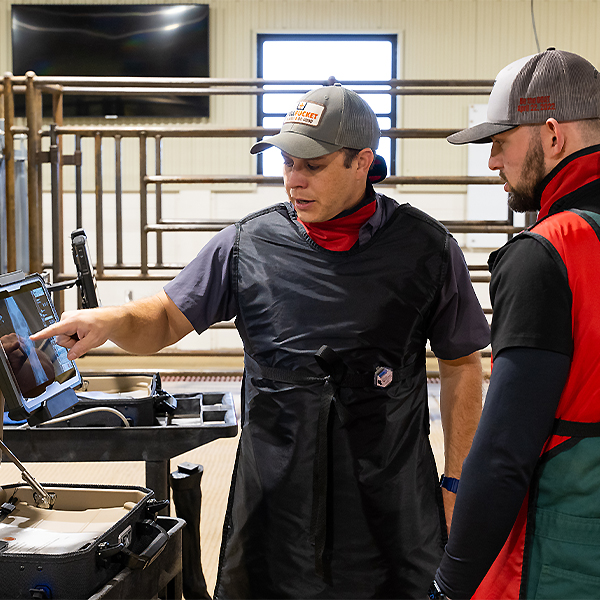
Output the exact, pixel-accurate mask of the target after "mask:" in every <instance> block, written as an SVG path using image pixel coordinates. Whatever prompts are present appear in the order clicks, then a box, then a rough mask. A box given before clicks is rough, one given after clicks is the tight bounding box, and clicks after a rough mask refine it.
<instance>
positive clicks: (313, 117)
mask: <svg viewBox="0 0 600 600" xmlns="http://www.w3.org/2000/svg"><path fill="white" fill-rule="evenodd" d="M380 135H381V132H380V130H379V125H378V123H377V117H376V116H375V113H374V112H373V110H372V109H371V107H370V106H369V105H368V104H367V103H366V102H365V101H364V100H363V99H362V98H361V97H360V96H359V95H358V94H357V93H356V92H353V91H352V90H349V89H347V88H345V87H343V86H341V85H340V84H339V83H336V84H335V85H331V86H324V87H321V88H317V89H316V90H312V91H310V92H308V93H307V94H305V95H304V96H303V97H302V98H301V100H300V101H299V102H298V104H297V106H296V107H295V108H294V109H293V110H291V111H290V112H288V114H287V115H286V117H285V119H284V121H283V126H282V127H281V131H280V132H279V133H278V134H277V135H274V136H272V137H268V138H265V139H264V140H262V141H260V142H257V143H256V144H254V146H252V148H251V149H250V152H251V153H252V154H258V153H259V152H262V151H263V150H266V149H267V148H270V147H271V146H276V147H277V148H279V149H280V150H283V151H284V152H285V153H287V154H289V155H290V156H293V157H295V158H304V159H309V158H317V157H319V156H323V155H325V154H331V153H332V152H336V151H337V150H340V149H341V148H354V149H356V150H362V149H363V148H371V149H372V150H373V152H375V151H376V150H377V146H378V145H379V137H380Z"/></svg>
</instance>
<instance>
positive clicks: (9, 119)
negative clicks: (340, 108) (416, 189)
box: [0, 72, 533, 311]
mask: <svg viewBox="0 0 600 600" xmlns="http://www.w3.org/2000/svg"><path fill="white" fill-rule="evenodd" d="M327 83H331V82H330V81H275V80H262V79H248V80H238V79H214V78H205V79H204V78H202V79H171V78H100V77H93V78H92V77H39V76H36V75H35V74H34V73H31V72H29V73H27V75H25V76H13V75H11V74H6V75H5V76H4V78H3V80H2V89H1V91H2V95H3V103H2V104H0V110H3V113H4V115H3V116H4V121H5V147H4V160H5V172H6V182H5V195H6V232H7V253H6V257H7V267H8V270H9V271H11V270H14V269H15V267H16V247H17V244H16V239H15V171H14V169H15V162H14V140H15V136H17V135H22V134H24V135H26V136H27V185H28V214H29V270H30V272H36V271H37V272H41V271H43V270H44V269H46V268H49V269H51V271H52V279H53V282H60V281H63V280H65V279H67V278H68V276H67V275H66V274H65V272H64V268H65V267H64V263H65V261H64V256H63V254H64V251H63V247H64V242H63V240H64V231H63V229H64V224H63V221H64V215H63V189H62V178H63V169H64V168H65V167H67V166H72V167H74V169H75V198H76V223H77V227H81V226H82V210H83V209H82V198H83V189H82V164H83V160H84V159H83V153H82V149H81V141H82V139H83V138H85V137H89V138H93V139H94V153H95V155H94V164H95V167H94V173H95V175H94V177H95V198H96V219H95V221H96V223H95V227H96V236H95V238H96V265H95V266H96V276H97V278H98V280H121V279H123V280H125V279H127V280H131V279H146V280H148V279H161V280H164V279H169V278H171V277H172V275H165V272H169V271H171V272H172V271H173V270H175V269H181V268H182V267H183V266H184V265H179V264H165V263H164V261H163V246H162V236H163V234H165V233H166V232H181V231H187V232H189V231H196V232H215V231H218V230H220V229H222V228H224V227H226V226H227V225H229V224H230V223H231V222H233V221H231V222H230V221H223V220H198V221H196V222H189V221H185V222H183V221H177V220H169V219H164V218H163V216H162V214H163V211H162V188H163V186H164V185H166V184H180V185H185V184H222V183H236V184H237V183H253V184H259V185H280V184H282V181H283V180H282V178H281V177H269V176H263V175H239V174H231V175H212V176H211V175H202V176H196V175H195V176H190V175H185V174H182V175H163V174H162V172H161V171H162V169H161V165H162V163H163V145H162V141H163V140H164V139H166V138H175V137H178V138H240V137H245V138H262V137H263V136H268V135H273V134H275V133H276V132H277V130H274V129H269V128H264V127H238V128H236V127H231V128H223V127H214V126H209V125H205V124H198V125H193V126H181V125H177V126H114V125H102V126H97V125H90V126H76V125H65V124H64V118H63V99H64V96H65V95H87V96H89V95H98V96H110V95H121V96H122V95H138V96H144V95H145V96H156V95H166V96H169V95H208V96H232V95H241V96H253V95H254V96H256V95H260V94H265V93H286V92H287V93H289V92H290V89H291V88H290V87H289V86H292V85H293V86H295V87H294V88H293V92H294V93H298V92H299V91H301V90H299V89H298V86H305V87H306V90H308V89H311V88H312V87H314V86H316V85H323V84H327ZM342 83H344V84H346V85H352V84H360V85H361V86H365V87H364V88H363V89H362V90H361V92H364V93H369V94H371V93H374V94H389V95H392V96H400V95H405V96H414V95H444V96H453V95H469V96H472V95H481V96H487V95H488V94H489V92H490V90H491V86H492V84H493V82H492V81H477V80H476V81H473V80H447V81H441V80H397V79H394V80H389V81H367V82H365V81H344V82H342ZM382 85H384V86H388V88H387V89H383V90H382V89H381V88H380V87H378V88H377V89H368V86H374V87H375V86H382ZM267 86H270V87H268V89H265V88H266V87H267ZM271 86H278V87H277V88H276V89H274V88H273V87H271ZM15 94H24V95H25V115H26V117H25V122H26V124H25V126H16V125H15V113H14V106H15V102H14V96H15ZM44 94H50V95H51V96H52V115H51V117H50V122H47V119H46V121H44V119H43V118H42V95H44ZM0 116H1V115H0ZM454 131H455V130H454V129H404V128H392V129H388V130H384V131H382V136H384V137H389V138H392V139H436V138H445V137H447V136H448V135H450V134H451V133H453V132H454ZM67 136H72V137H73V138H74V143H73V148H74V152H73V154H71V155H66V154H64V153H63V151H62V147H63V140H64V139H65V138H66V137H67ZM45 137H47V138H49V142H50V146H49V150H48V151H42V139H43V138H45ZM107 138H112V139H113V140H114V160H115V187H114V189H115V197H116V211H117V215H116V232H115V243H116V248H115V249H114V250H115V256H116V260H115V261H114V262H112V263H107V262H106V261H105V246H104V238H105V235H104V233H105V232H104V227H105V226H104V221H103V175H102V162H103V161H102V157H103V152H104V148H103V141H104V140H105V139H107ZM124 138H137V139H138V142H139V171H140V173H139V195H140V219H139V230H140V257H141V258H140V261H139V263H136V264H131V263H128V264H126V263H125V262H124V261H123V220H122V185H121V179H122V168H121V164H122V140H123V139H124ZM148 140H153V141H154V155H153V156H152V153H151V152H148ZM150 158H152V161H151V160H150ZM151 162H153V163H154V172H150V170H151V169H150V166H149V164H150V163H151ZM45 163H49V164H50V179H51V181H50V185H49V187H50V191H51V198H52V231H51V232H49V233H50V235H51V236H52V261H51V263H50V264H44V261H43V253H42V248H43V235H44V232H43V227H42V191H43V188H44V182H43V181H42V165H43V164H45ZM497 183H501V181H500V179H499V177H470V176H436V175H431V176H402V175H399V176H390V177H388V178H387V179H386V184H392V185H393V184H397V185H399V184H401V185H434V186H435V185H461V186H464V185H473V184H475V185H488V184H497ZM149 186H153V187H154V191H155V193H154V196H155V202H156V205H155V207H154V215H155V219H154V221H153V222H150V220H149V218H148V214H149V206H148V195H149V194H148V189H149ZM47 187H48V184H47V183H46V184H45V188H46V189H47ZM532 218H533V217H532V215H528V218H527V222H526V224H529V223H530V222H532ZM444 224H445V225H446V226H447V227H448V228H449V230H450V231H451V232H453V233H505V234H508V235H512V234H514V233H516V232H518V231H520V230H521V229H522V228H521V227H517V226H515V225H514V223H513V220H512V214H511V213H510V211H509V216H508V218H507V219H506V220H501V221H449V222H445V223H444ZM46 234H48V233H46ZM150 235H155V236H156V245H155V248H156V252H155V253H156V257H155V260H154V261H152V260H150V258H149V252H148V239H149V236H150ZM480 269H481V267H478V266H474V267H472V271H478V270H480ZM123 271H127V272H128V273H127V274H123ZM132 271H135V272H137V274H136V275H132V274H131V272H132ZM472 278H473V281H486V280H487V276H485V275H476V274H472ZM61 303H62V299H61V296H60V295H59V297H58V298H57V301H56V304H57V309H58V310H59V311H60V310H61Z"/></svg>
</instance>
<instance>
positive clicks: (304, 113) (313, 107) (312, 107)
mask: <svg viewBox="0 0 600 600" xmlns="http://www.w3.org/2000/svg"><path fill="white" fill-rule="evenodd" d="M324 112H325V107H324V106H323V105H322V104H317V103H316V102H299V103H298V106H296V110H291V111H290V112H289V113H288V114H287V115H286V116H285V119H284V121H283V122H284V123H302V125H311V126H312V127H317V125H318V124H319V123H320V121H321V117H322V116H323V113H324Z"/></svg>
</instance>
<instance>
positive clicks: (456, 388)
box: [438, 352, 483, 531]
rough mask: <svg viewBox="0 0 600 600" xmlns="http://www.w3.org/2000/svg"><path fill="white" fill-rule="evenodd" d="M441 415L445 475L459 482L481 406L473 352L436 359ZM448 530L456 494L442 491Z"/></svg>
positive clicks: (477, 366) (478, 367) (479, 379)
mask: <svg viewBox="0 0 600 600" xmlns="http://www.w3.org/2000/svg"><path fill="white" fill-rule="evenodd" d="M438 364H439V369H440V382H441V389H440V412H441V416H442V428H443V431H444V459H445V462H444V475H445V476H446V477H454V478H456V479H460V474H461V471H462V464H463V461H464V460H465V458H466V456H467V454H468V452H469V449H470V448H471V442H472V441H473V436H474V435H475V430H476V429H477V424H478V423H479V418H480V416H481V406H482V380H483V375H482V370H481V355H480V353H479V352H474V353H473V354H469V355H468V356H463V357H462V358H458V359H456V360H442V359H438ZM442 494H443V497H444V510H445V513H446V522H447V524H448V531H450V525H451V523H452V513H453V511H454V501H455V499H456V494H454V493H452V492H450V491H448V490H446V489H442Z"/></svg>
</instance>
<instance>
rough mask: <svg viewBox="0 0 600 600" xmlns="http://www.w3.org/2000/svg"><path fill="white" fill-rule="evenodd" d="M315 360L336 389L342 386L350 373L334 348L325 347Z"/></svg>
mask: <svg viewBox="0 0 600 600" xmlns="http://www.w3.org/2000/svg"><path fill="white" fill-rule="evenodd" d="M315 359H316V361H317V364H318V365H319V367H321V369H322V370H323V372H325V373H327V375H328V376H329V378H330V379H331V381H332V383H333V384H334V385H335V386H336V387H337V386H340V385H341V384H342V382H343V381H344V379H345V377H346V374H347V373H348V367H347V365H346V363H344V361H343V360H342V359H341V357H340V355H339V354H338V353H337V352H336V351H335V350H334V349H333V348H330V347H329V346H327V345H324V346H321V347H320V348H319V350H318V351H317V352H316V353H315Z"/></svg>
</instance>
